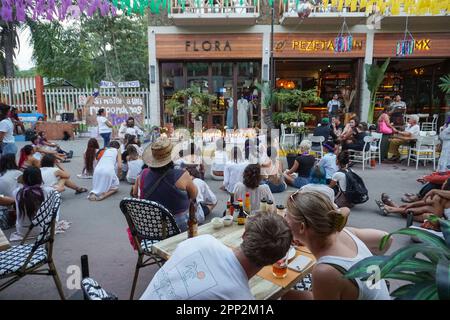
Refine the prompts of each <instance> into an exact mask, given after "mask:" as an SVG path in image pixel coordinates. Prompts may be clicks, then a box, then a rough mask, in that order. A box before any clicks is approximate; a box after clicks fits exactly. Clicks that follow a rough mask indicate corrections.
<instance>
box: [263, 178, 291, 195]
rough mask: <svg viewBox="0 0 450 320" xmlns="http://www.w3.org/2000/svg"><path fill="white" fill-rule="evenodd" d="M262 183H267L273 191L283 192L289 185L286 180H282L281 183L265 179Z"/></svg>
mask: <svg viewBox="0 0 450 320" xmlns="http://www.w3.org/2000/svg"><path fill="white" fill-rule="evenodd" d="M262 183H263V184H267V185H268V186H269V189H270V191H271V192H272V193H281V192H283V191H284V190H286V187H287V186H286V183H285V182H281V183H280V184H274V183H272V182H270V181H269V180H264V181H263V182H262Z"/></svg>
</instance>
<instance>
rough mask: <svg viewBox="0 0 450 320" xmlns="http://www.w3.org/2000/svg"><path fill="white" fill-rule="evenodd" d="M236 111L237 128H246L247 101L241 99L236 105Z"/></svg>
mask: <svg viewBox="0 0 450 320" xmlns="http://www.w3.org/2000/svg"><path fill="white" fill-rule="evenodd" d="M237 109H238V127H239V129H247V128H248V101H247V100H246V99H245V98H244V97H242V98H240V99H239V100H238V103H237Z"/></svg>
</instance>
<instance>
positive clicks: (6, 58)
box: [0, 20, 19, 78]
mask: <svg viewBox="0 0 450 320" xmlns="http://www.w3.org/2000/svg"><path fill="white" fill-rule="evenodd" d="M0 28H1V31H0V55H1V59H0V62H1V64H2V65H1V67H2V68H1V69H2V74H3V75H4V76H5V77H8V78H12V77H14V74H15V73H14V70H15V69H14V58H15V52H14V50H15V49H16V47H18V46H19V35H18V33H17V31H18V28H19V24H18V22H6V21H3V20H0Z"/></svg>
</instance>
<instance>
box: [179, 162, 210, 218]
mask: <svg viewBox="0 0 450 320" xmlns="http://www.w3.org/2000/svg"><path fill="white" fill-rule="evenodd" d="M186 170H187V172H189V174H190V175H191V179H192V181H193V182H194V184H195V185H196V187H197V190H198V192H197V204H199V205H200V206H201V208H202V210H203V214H204V216H205V217H206V216H208V215H209V214H210V213H211V212H212V210H213V209H214V207H215V206H216V205H217V197H216V195H215V194H214V193H213V192H212V191H211V189H210V187H209V186H208V184H207V183H206V182H205V181H203V180H202V179H200V172H198V169H197V168H194V167H187V168H186Z"/></svg>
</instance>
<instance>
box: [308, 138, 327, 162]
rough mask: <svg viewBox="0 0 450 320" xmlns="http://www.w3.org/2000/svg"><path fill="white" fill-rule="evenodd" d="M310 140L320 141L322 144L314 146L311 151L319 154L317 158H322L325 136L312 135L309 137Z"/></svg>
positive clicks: (313, 141)
mask: <svg viewBox="0 0 450 320" xmlns="http://www.w3.org/2000/svg"><path fill="white" fill-rule="evenodd" d="M309 140H310V141H311V142H312V143H313V144H314V143H319V144H320V146H314V145H313V146H312V147H311V151H312V152H314V153H316V154H317V155H318V156H316V158H317V159H322V157H323V142H324V141H325V138H324V137H323V136H311V137H309Z"/></svg>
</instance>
